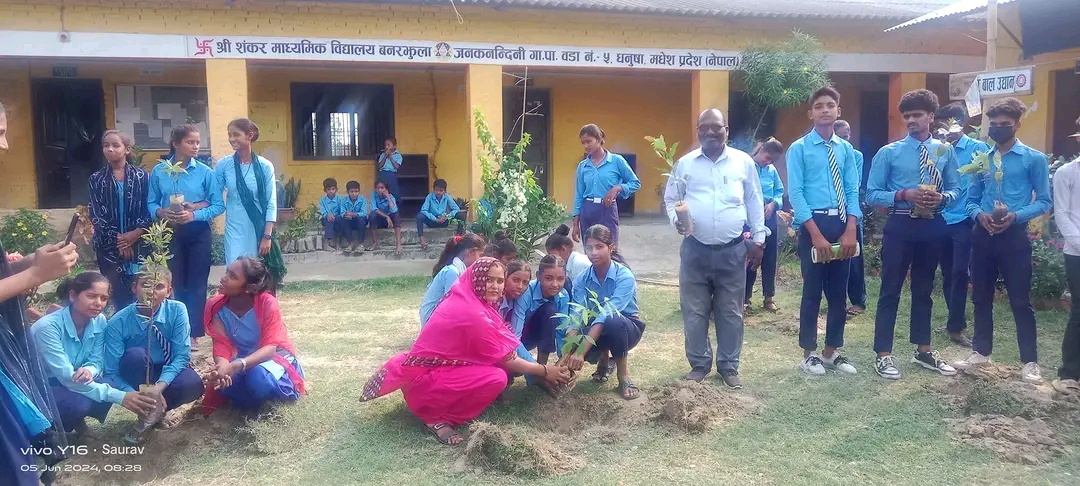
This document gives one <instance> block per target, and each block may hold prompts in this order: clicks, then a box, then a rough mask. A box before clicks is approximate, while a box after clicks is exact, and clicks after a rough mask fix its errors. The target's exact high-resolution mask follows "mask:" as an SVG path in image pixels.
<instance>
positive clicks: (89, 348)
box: [30, 306, 124, 404]
mask: <svg viewBox="0 0 1080 486" xmlns="http://www.w3.org/2000/svg"><path fill="white" fill-rule="evenodd" d="M106 325H107V322H106V320H105V316H102V315H99V316H97V317H95V318H93V319H90V322H88V323H87V324H86V328H85V329H83V335H82V337H81V338H80V337H79V335H78V334H77V333H76V332H75V321H74V320H72V318H71V307H70V306H69V307H64V308H63V309H60V310H58V311H56V312H53V313H52V314H48V315H46V316H45V317H42V318H41V319H39V320H38V321H37V322H35V323H34V325H33V326H32V327H31V328H30V334H31V335H32V336H33V338H34V344H35V345H37V351H38V353H39V354H40V355H41V358H42V361H44V363H45V372H46V374H47V375H48V376H49V377H50V378H56V381H59V382H60V384H61V385H64V387H65V388H67V389H68V390H71V391H73V392H75V393H78V394H80V395H82V396H84V397H86V398H89V399H91V400H93V401H95V402H109V403H116V404H119V403H123V402H124V392H123V391H120V390H117V389H116V388H113V387H111V386H109V385H108V384H106V383H101V382H100V381H97V379H98V378H99V377H100V376H101V372H102V361H103V359H104V350H105V327H106ZM79 368H86V369H88V370H90V374H91V375H92V376H93V377H94V378H95V381H93V382H90V383H87V384H80V383H75V382H74V381H71V377H72V375H74V374H75V371H76V370H78V369H79Z"/></svg>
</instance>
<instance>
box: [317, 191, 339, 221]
mask: <svg viewBox="0 0 1080 486" xmlns="http://www.w3.org/2000/svg"><path fill="white" fill-rule="evenodd" d="M342 199H345V198H343V197H341V196H339V195H335V196H334V198H333V199H330V196H323V197H320V198H319V216H321V217H323V218H325V217H327V216H338V215H340V214H341V200H342Z"/></svg>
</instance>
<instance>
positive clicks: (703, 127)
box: [697, 125, 727, 132]
mask: <svg viewBox="0 0 1080 486" xmlns="http://www.w3.org/2000/svg"><path fill="white" fill-rule="evenodd" d="M725 128H727V125H698V126H697V129H698V131H700V132H707V131H710V130H712V131H717V132H718V131H720V130H723V129H725Z"/></svg>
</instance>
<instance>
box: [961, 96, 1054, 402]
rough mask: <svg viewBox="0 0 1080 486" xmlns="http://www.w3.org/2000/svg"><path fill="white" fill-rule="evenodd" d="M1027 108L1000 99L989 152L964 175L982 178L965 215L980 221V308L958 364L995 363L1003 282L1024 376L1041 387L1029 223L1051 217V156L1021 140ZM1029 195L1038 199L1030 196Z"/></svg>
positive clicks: (976, 280)
mask: <svg viewBox="0 0 1080 486" xmlns="http://www.w3.org/2000/svg"><path fill="white" fill-rule="evenodd" d="M1026 111H1027V107H1026V106H1024V104H1023V103H1021V102H1020V101H1019V100H1017V99H1016V98H1002V99H1000V100H997V101H995V102H994V103H993V104H992V105H990V108H989V109H988V110H986V116H987V117H988V118H989V119H990V130H989V135H990V139H991V140H993V142H994V144H995V145H994V146H993V148H991V149H990V153H988V154H976V156H975V157H973V159H974V160H973V161H972V163H971V164H969V165H968V166H965V167H964V168H963V169H962V170H963V171H964V172H971V173H973V174H977V175H976V176H975V178H974V180H973V181H972V184H971V189H970V190H969V191H968V202H967V210H968V215H970V216H971V218H972V219H974V220H975V221H976V223H977V225H976V228H975V231H974V232H973V233H972V235H971V281H972V284H973V286H972V290H971V301H972V303H973V304H974V305H975V334H974V336H973V337H972V346H971V347H972V349H973V352H972V353H971V355H970V356H968V357H967V359H964V360H962V361H958V362H956V366H957V367H959V368H970V367H975V366H979V365H983V364H986V363H989V362H990V352H991V351H993V347H994V290H995V289H994V284H995V283H996V282H997V277H998V274H999V273H1000V274H1001V276H1002V277H1003V278H1004V280H1005V289H1006V291H1007V293H1008V294H1009V305H1010V306H1011V307H1012V312H1013V319H1014V320H1015V321H1016V340H1017V343H1018V344H1019V347H1020V361H1022V362H1023V363H1024V366H1023V368H1021V370H1020V376H1021V378H1022V379H1023V380H1024V381H1026V382H1029V383H1040V382H1042V374H1041V372H1040V371H1039V365H1038V363H1037V362H1038V350H1037V348H1036V345H1035V310H1034V309H1033V308H1032V307H1031V299H1030V296H1031V272H1032V268H1031V267H1032V260H1031V240H1029V239H1028V236H1027V223H1028V221H1031V220H1032V219H1035V218H1037V217H1039V216H1042V215H1043V214H1046V213H1047V212H1049V211H1050V206H1051V201H1050V166H1049V164H1048V163H1047V158H1046V155H1045V154H1043V153H1042V152H1039V151H1038V150H1035V149H1033V148H1031V147H1028V146H1027V145H1024V144H1023V143H1021V142H1020V141H1019V140H1017V139H1016V131H1017V130H1018V129H1019V128H1020V119H1021V118H1023V117H1024V113H1025V112H1026ZM1032 194H1034V195H1035V197H1034V198H1032Z"/></svg>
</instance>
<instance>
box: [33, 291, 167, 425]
mask: <svg viewBox="0 0 1080 486" xmlns="http://www.w3.org/2000/svg"><path fill="white" fill-rule="evenodd" d="M56 291H57V293H62V294H67V295H68V298H69V300H70V302H71V304H70V305H68V306H67V307H64V308H63V309H60V310H59V311H57V312H53V313H51V314H48V315H46V316H45V317H42V318H41V319H40V320H38V321H37V322H35V323H34V325H33V326H32V327H31V328H30V334H31V335H32V336H33V337H34V343H35V344H36V345H37V350H38V353H40V354H41V358H42V361H43V362H44V364H45V373H46V375H48V377H49V388H50V389H51V391H52V394H53V397H54V398H55V399H56V406H57V408H58V409H59V412H60V422H61V424H62V425H63V427H64V430H66V431H68V432H71V431H76V432H80V433H81V432H83V431H85V430H86V420H85V419H86V417H93V418H96V419H97V420H98V422H101V423H104V422H105V417H106V416H107V415H108V414H109V409H110V408H112V406H113V404H116V405H122V406H124V407H125V408H127V409H128V410H131V411H132V412H134V413H136V414H139V415H142V414H144V413H146V412H149V411H150V410H152V409H153V408H154V406H155V405H156V401H155V400H154V399H153V398H150V397H148V396H146V395H142V394H139V393H138V392H134V391H129V392H127V393H125V392H124V391H121V390H118V389H116V388H113V386H112V385H111V384H110V383H109V382H108V381H106V380H104V379H103V377H102V376H101V373H102V369H103V363H102V355H103V353H104V344H105V325H106V320H105V316H102V315H101V312H102V311H103V310H104V309H105V305H106V304H107V303H108V301H109V281H108V279H106V278H105V277H104V276H103V275H101V274H100V273H97V272H83V273H80V274H79V275H78V276H76V277H74V278H69V279H67V280H65V281H64V282H62V283H61V284H60V285H59V286H58V287H57V289H56Z"/></svg>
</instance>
